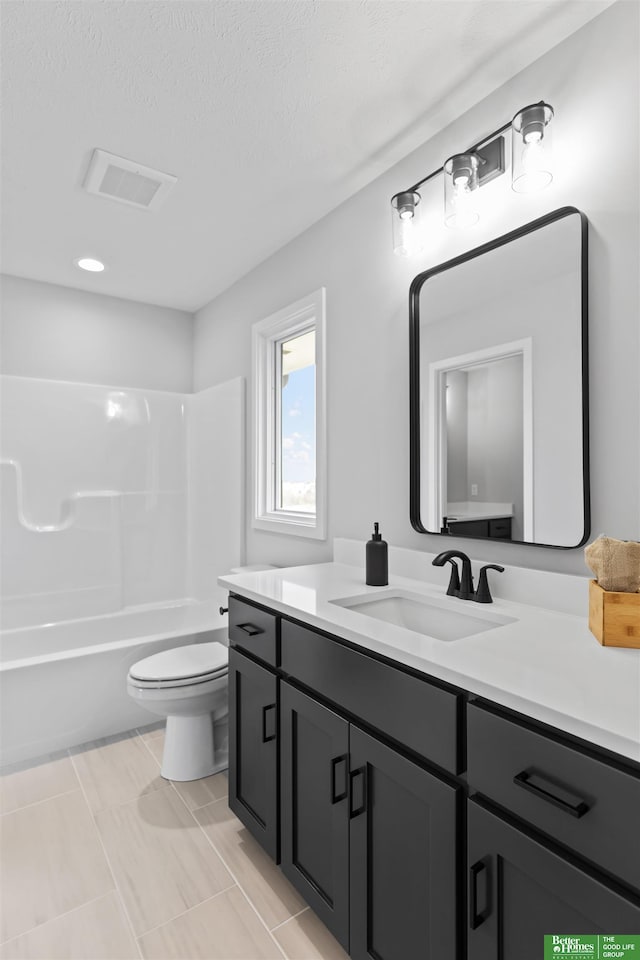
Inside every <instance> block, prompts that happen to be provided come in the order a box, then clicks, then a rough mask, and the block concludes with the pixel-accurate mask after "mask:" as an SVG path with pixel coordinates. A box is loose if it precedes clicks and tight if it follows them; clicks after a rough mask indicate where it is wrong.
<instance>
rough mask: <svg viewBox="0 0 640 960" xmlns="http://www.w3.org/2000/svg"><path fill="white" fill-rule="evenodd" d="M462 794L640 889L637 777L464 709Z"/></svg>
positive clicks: (511, 724) (485, 713)
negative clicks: (465, 786)
mask: <svg viewBox="0 0 640 960" xmlns="http://www.w3.org/2000/svg"><path fill="white" fill-rule="evenodd" d="M467 769H468V780H469V787H470V789H471V790H473V791H477V792H478V793H481V794H484V796H485V797H488V798H489V799H491V800H494V801H495V802H496V803H499V804H500V805H501V806H502V807H504V808H505V809H507V810H509V811H511V812H513V813H514V814H516V815H517V816H519V817H521V818H522V819H523V820H526V821H528V822H529V823H530V824H531V825H532V826H535V827H537V828H538V829H540V830H542V831H543V832H544V833H546V834H547V835H548V836H550V837H552V838H553V839H555V840H558V841H559V842H560V843H563V844H565V845H566V846H567V847H569V848H571V849H572V850H575V852H576V853H578V854H580V855H581V856H583V857H585V858H586V859H587V860H589V861H591V862H592V863H594V864H596V865H597V866H600V867H601V868H603V869H604V870H606V871H608V872H609V873H611V874H613V875H614V876H616V877H619V878H620V879H621V880H623V881H624V882H626V883H628V884H630V885H631V886H633V887H640V831H639V830H638V811H639V810H640V775H638V776H636V775H634V774H633V773H627V772H624V771H622V770H619V769H617V768H616V767H613V766H609V765H608V764H607V763H605V762H604V761H601V760H597V759H595V758H594V757H591V756H588V755H587V754H585V753H581V752H580V751H578V750H576V749H574V748H572V747H569V746H564V745H563V744H561V743H557V742H556V741H555V740H551V739H550V738H548V737H546V736H545V735H544V734H542V733H537V732H534V731H532V730H529V729H527V728H526V727H523V726H521V725H520V724H519V723H517V722H514V721H512V720H508V719H507V718H505V717H502V716H498V715H496V714H494V713H492V712H490V711H488V710H486V709H484V708H483V707H482V706H480V705H478V704H473V703H472V704H469V706H468V708H467Z"/></svg>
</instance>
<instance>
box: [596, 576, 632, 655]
mask: <svg viewBox="0 0 640 960" xmlns="http://www.w3.org/2000/svg"><path fill="white" fill-rule="evenodd" d="M589 630H591V633H592V634H593V635H594V637H595V638H596V640H598V642H599V643H601V644H602V645H603V647H637V648H639V649H640V593H615V592H614V591H613V590H603V589H602V587H601V586H600V584H599V583H597V581H596V580H591V581H590V582H589Z"/></svg>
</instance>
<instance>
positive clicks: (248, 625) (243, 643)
mask: <svg viewBox="0 0 640 960" xmlns="http://www.w3.org/2000/svg"><path fill="white" fill-rule="evenodd" d="M277 627H278V623H277V618H276V616H275V615H274V614H273V613H270V612H269V611H268V610H262V609H260V607H254V606H253V604H251V603H247V602H246V601H245V600H238V598H237V597H229V643H230V644H231V646H233V647H241V648H242V649H243V650H247V651H248V652H249V653H251V654H253V656H254V657H257V658H258V659H259V660H263V661H264V662H265V663H268V664H270V665H271V666H272V667H277V666H278V630H277Z"/></svg>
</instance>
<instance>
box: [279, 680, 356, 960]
mask: <svg viewBox="0 0 640 960" xmlns="http://www.w3.org/2000/svg"><path fill="white" fill-rule="evenodd" d="M280 729H281V758H280V761H281V771H282V773H281V777H282V788H281V836H282V862H281V867H282V870H283V872H284V873H285V874H286V876H287V877H288V878H289V880H290V881H291V882H292V884H293V885H294V887H296V888H297V889H298V890H299V891H300V893H301V894H302V895H303V897H304V898H305V900H306V901H307V902H308V903H309V904H310V905H311V907H313V909H314V910H315V912H316V913H317V914H318V916H319V917H320V919H321V920H322V921H323V923H324V924H325V926H327V927H328V928H329V930H331V932H332V933H333V935H334V937H335V938H336V940H338V941H339V942H340V943H341V944H342V945H343V946H344V948H345V949H346V950H348V949H349V818H348V808H347V793H348V752H349V724H348V723H347V721H346V720H343V719H342V718H341V717H339V716H337V715H336V714H335V713H333V712H332V711H331V710H328V709H327V708H326V707H323V706H322V705H321V704H319V703H318V702H317V701H316V700H312V699H311V697H307V696H305V694H303V693H300V692H299V691H298V690H296V689H295V688H294V687H292V686H290V685H289V684H288V683H284V682H283V683H282V684H281V685H280Z"/></svg>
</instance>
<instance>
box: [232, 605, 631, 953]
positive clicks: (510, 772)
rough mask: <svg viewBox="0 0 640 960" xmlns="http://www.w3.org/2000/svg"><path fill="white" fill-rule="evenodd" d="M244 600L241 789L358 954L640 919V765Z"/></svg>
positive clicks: (250, 823)
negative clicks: (639, 821)
mask: <svg viewBox="0 0 640 960" xmlns="http://www.w3.org/2000/svg"><path fill="white" fill-rule="evenodd" d="M235 599H236V605H235V606H234V608H233V609H234V618H233V620H234V626H233V630H232V631H230V642H231V644H232V645H233V646H241V647H242V652H239V651H238V650H235V649H232V650H231V651H230V661H229V663H230V671H229V683H230V733H229V743H230V782H229V803H230V806H231V808H232V809H233V810H234V812H235V813H236V814H237V815H238V816H239V817H240V819H241V820H242V821H243V823H245V824H246V825H247V827H248V828H249V829H250V830H251V832H252V833H253V834H254V836H256V837H257V838H258V840H259V841H260V843H262V845H263V846H264V847H265V849H266V850H267V851H268V852H269V853H270V854H271V856H273V857H274V858H275V859H277V858H278V853H279V844H280V847H281V852H282V869H283V871H284V873H285V874H286V875H287V877H288V878H289V879H290V880H291V882H292V883H293V884H294V885H295V886H296V887H297V889H298V890H299V891H300V892H301V893H302V895H303V896H304V897H305V899H306V900H307V902H308V903H309V904H310V905H311V906H312V908H313V909H314V910H315V912H316V913H317V914H318V916H319V917H320V918H321V919H322V920H323V921H324V923H325V924H326V925H327V927H328V928H329V929H330V930H331V931H332V932H333V934H334V936H335V937H336V939H337V940H338V941H339V942H340V943H341V944H342V945H343V946H344V947H345V949H347V950H348V951H349V953H350V955H351V957H353V958H354V960H409V958H411V960H413V958H416V960H417V958H420V960H432V958H433V960H435V958H443V957H446V958H447V960H539V957H541V956H542V951H543V939H542V938H543V936H544V935H545V934H554V933H556V934H564V935H567V934H588V933H602V934H624V933H630V934H637V933H638V932H640V892H639V891H638V890H637V887H638V880H639V878H640V873H639V872H638V871H639V866H638V865H639V864H640V834H639V833H638V830H637V816H636V811H637V810H638V809H640V765H638V764H635V763H633V762H632V761H627V760H622V758H617V757H615V756H613V755H611V754H607V753H606V751H601V750H595V749H594V748H591V747H589V745H588V744H584V743H582V742H581V741H576V740H575V738H574V739H572V738H569V737H567V736H564V735H562V734H559V733H558V732H557V731H555V730H552V729H551V728H549V727H545V726H544V725H543V724H539V723H535V722H534V721H531V720H530V719H529V718H526V717H524V716H522V715H521V714H516V713H514V712H513V711H509V710H506V709H504V708H503V707H500V706H498V705H496V704H492V703H490V702H488V701H484V700H482V699H481V698H477V697H474V696H472V695H470V694H468V693H466V692H465V691H463V690H460V689H458V688H455V687H452V686H450V685H448V684H444V683H441V682H439V681H436V680H432V679H431V678H429V677H424V676H422V675H420V674H417V673H416V671H412V670H411V669H409V668H404V667H401V666H400V665H397V664H395V663H393V662H389V661H387V660H386V659H385V658H382V657H380V656H377V655H376V654H373V653H368V652H365V651H362V650H360V649H356V648H354V646H353V645H351V644H349V643H347V642H345V641H343V640H340V638H337V637H332V636H329V635H327V634H323V633H321V632H319V631H317V630H315V629H313V628H311V627H309V626H305V625H303V624H300V623H297V622H295V621H292V620H289V619H288V618H285V617H280V616H279V615H278V614H275V613H273V612H272V611H269V610H267V609H264V608H261V607H258V606H255V605H253V604H248V603H245V602H244V601H240V600H237V598H235ZM256 611H257V613H256ZM247 625H248V629H247ZM254 629H257V630H259V631H260V632H259V633H253V630H254ZM256 661H261V662H256ZM278 737H279V740H278ZM278 751H279V752H278ZM279 764H280V779H279V780H278V770H279ZM278 785H279V789H278Z"/></svg>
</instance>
